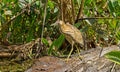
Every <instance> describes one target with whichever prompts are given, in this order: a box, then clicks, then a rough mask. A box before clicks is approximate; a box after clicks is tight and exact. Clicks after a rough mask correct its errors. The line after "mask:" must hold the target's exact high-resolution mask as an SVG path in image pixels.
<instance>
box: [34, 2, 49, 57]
mask: <svg viewBox="0 0 120 72" xmlns="http://www.w3.org/2000/svg"><path fill="white" fill-rule="evenodd" d="M47 3H48V0H46V3H45V9H44V18H43V24H42V32H41V39H40V40H39V42H38V47H37V48H38V51H37V54H36V56H35V58H36V57H37V56H38V54H39V52H40V50H41V49H43V46H42V38H43V32H44V25H45V20H46V10H47Z"/></svg>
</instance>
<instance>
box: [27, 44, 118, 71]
mask: <svg viewBox="0 0 120 72" xmlns="http://www.w3.org/2000/svg"><path fill="white" fill-rule="evenodd" d="M113 50H120V49H119V47H118V46H115V45H114V46H110V47H104V48H101V47H98V48H94V49H90V50H88V51H84V52H81V56H82V60H80V59H79V58H78V55H74V56H73V57H72V58H70V60H69V61H68V62H65V60H64V59H61V58H58V57H51V56H45V57H42V58H39V59H37V60H35V62H34V64H33V65H32V67H31V68H29V69H28V70H26V71H25V72H42V71H44V72H110V71H111V69H112V66H113V64H114V63H113V62H110V61H109V60H108V59H106V58H105V57H104V54H105V53H107V52H110V51H113ZM119 71H120V66H115V69H114V70H113V71H112V72H119Z"/></svg>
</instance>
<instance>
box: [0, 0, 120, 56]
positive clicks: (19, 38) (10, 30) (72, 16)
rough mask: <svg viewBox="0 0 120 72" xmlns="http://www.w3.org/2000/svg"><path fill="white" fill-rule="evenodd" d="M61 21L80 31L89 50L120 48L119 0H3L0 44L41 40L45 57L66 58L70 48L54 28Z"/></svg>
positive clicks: (0, 15) (56, 28) (0, 9)
mask: <svg viewBox="0 0 120 72" xmlns="http://www.w3.org/2000/svg"><path fill="white" fill-rule="evenodd" d="M81 6H83V7H81ZM58 19H60V20H64V21H65V22H69V23H71V24H73V25H75V26H76V27H77V28H78V29H80V31H81V32H82V33H83V35H84V39H85V41H86V45H87V49H89V48H93V47H96V46H109V45H113V44H119V40H120V1H119V0H0V44H1V45H8V46H9V45H12V44H25V43H28V42H30V41H32V40H35V39H37V38H40V40H41V42H42V44H41V46H43V45H44V46H43V47H42V49H43V48H44V50H42V51H43V52H42V53H43V54H45V53H46V54H57V55H58V54H60V55H61V54H64V52H67V51H68V49H67V48H68V46H69V45H68V43H67V42H65V39H64V36H63V35H61V33H60V32H59V29H58V28H59V27H58V26H57V27H54V26H52V24H54V23H55V22H56V21H57V20H58ZM60 47H61V48H60ZM69 47H70V46H69ZM61 50H62V51H61ZM36 53H37V52H36Z"/></svg>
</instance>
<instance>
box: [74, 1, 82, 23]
mask: <svg viewBox="0 0 120 72" xmlns="http://www.w3.org/2000/svg"><path fill="white" fill-rule="evenodd" d="M83 7H84V0H82V1H81V4H80V8H79V11H78V14H77V18H76V21H75V23H77V22H78V19H79V18H81V17H82V12H83Z"/></svg>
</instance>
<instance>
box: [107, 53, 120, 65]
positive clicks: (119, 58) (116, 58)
mask: <svg viewBox="0 0 120 72" xmlns="http://www.w3.org/2000/svg"><path fill="white" fill-rule="evenodd" d="M105 57H106V58H108V59H109V60H110V61H112V62H115V63H117V64H120V51H111V52H109V53H107V54H105Z"/></svg>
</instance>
